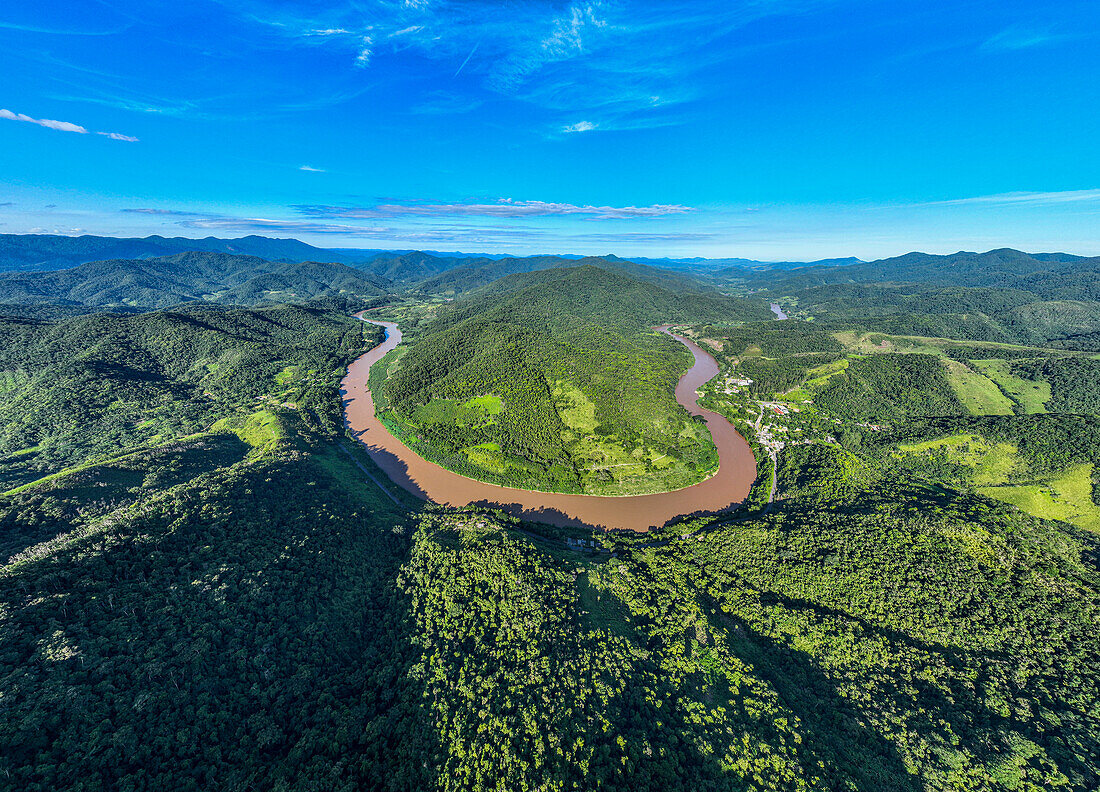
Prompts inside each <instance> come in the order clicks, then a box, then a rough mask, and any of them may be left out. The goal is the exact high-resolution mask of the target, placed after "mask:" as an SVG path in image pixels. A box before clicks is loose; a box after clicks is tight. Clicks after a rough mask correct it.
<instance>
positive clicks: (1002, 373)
mask: <svg viewBox="0 0 1100 792" xmlns="http://www.w3.org/2000/svg"><path fill="white" fill-rule="evenodd" d="M970 362H971V363H973V364H974V365H975V366H976V367H977V368H978V370H979V371H981V372H982V373H983V374H985V376H987V377H989V379H991V380H993V381H994V382H995V383H997V385H998V387H1000V389H1001V390H1002V391H1004V392H1005V393H1006V394H1008V396H1009V398H1011V399H1012V400H1013V401H1014V402H1016V404H1018V405H1020V409H1022V410H1023V411H1024V412H1025V413H1026V414H1027V415H1037V414H1039V413H1045V412H1046V411H1047V410H1046V403H1047V402H1048V401H1049V400H1050V383H1049V382H1037V381H1035V380H1028V379H1024V378H1023V377H1017V376H1016V375H1015V374H1012V373H1011V371H1010V370H1009V365H1008V362H1007V361H1005V360H1000V359H989V360H972V361H970Z"/></svg>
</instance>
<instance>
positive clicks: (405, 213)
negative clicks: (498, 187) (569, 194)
mask: <svg viewBox="0 0 1100 792" xmlns="http://www.w3.org/2000/svg"><path fill="white" fill-rule="evenodd" d="M291 208H292V209H294V210H295V211H297V212H298V213H299V214H301V215H304V216H307V217H325V218H332V219H342V220H371V219H379V218H396V217H497V218H529V217H565V216H579V217H584V218H588V219H592V220H633V219H653V218H656V217H667V216H669V215H679V214H686V213H688V212H692V211H694V210H693V209H692V207H690V206H682V205H680V204H653V205H651V206H593V205H588V204H585V205H580V204H571V203H558V202H549V201H516V200H512V199H510V198H501V199H498V200H497V201H496V202H494V203H473V202H469V203H467V202H456V203H420V202H417V203H408V204H398V203H389V204H378V205H375V206H327V205H323V204H296V205H294V206H292V207H291Z"/></svg>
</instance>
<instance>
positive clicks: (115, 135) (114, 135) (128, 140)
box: [96, 132, 141, 143]
mask: <svg viewBox="0 0 1100 792" xmlns="http://www.w3.org/2000/svg"><path fill="white" fill-rule="evenodd" d="M96 134H97V135H103V137H108V138H110V139H111V140H122V141H124V142H126V143H140V142H141V139H140V138H136V137H134V136H133V135H123V134H122V133H121V132H96Z"/></svg>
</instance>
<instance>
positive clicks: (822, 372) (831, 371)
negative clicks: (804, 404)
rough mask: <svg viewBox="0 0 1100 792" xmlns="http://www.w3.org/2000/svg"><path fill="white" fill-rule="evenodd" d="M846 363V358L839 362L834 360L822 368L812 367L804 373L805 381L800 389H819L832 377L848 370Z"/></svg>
mask: <svg viewBox="0 0 1100 792" xmlns="http://www.w3.org/2000/svg"><path fill="white" fill-rule="evenodd" d="M848 363H849V360H848V358H842V359H840V360H834V361H833V362H832V363H826V364H825V365H823V366H814V367H813V368H812V369H809V370H807V371H806V381H805V382H804V383H802V387H803V388H805V389H806V390H808V391H813V389H814V388H820V387H821V386H822V385H824V384H825V383H826V382H828V381H829V380H830V379H831V378H832V377H834V376H836V375H837V374H839V373H840V372H842V371H844V370H846V369H847V368H848Z"/></svg>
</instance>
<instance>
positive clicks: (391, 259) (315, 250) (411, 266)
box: [0, 234, 860, 282]
mask: <svg viewBox="0 0 1100 792" xmlns="http://www.w3.org/2000/svg"><path fill="white" fill-rule="evenodd" d="M194 251H202V252H207V253H229V254H232V255H242V256H259V257H260V258H265V259H268V260H270V261H286V262H302V261H320V262H326V263H336V264H349V265H352V266H356V267H361V268H365V269H370V270H371V271H372V272H377V273H378V274H381V275H384V276H385V277H388V278H391V279H392V280H396V281H406V282H408V281H416V280H423V279H424V278H427V277H430V276H431V275H435V274H438V273H440V272H444V271H446V270H449V269H453V268H455V267H459V266H472V267H476V266H483V265H486V264H488V263H491V262H494V261H512V262H520V261H526V262H530V267H529V268H528V269H527V270H525V271H532V270H534V269H545V268H546V267H544V266H538V265H537V264H538V262H550V261H553V262H556V263H555V264H551V265H550V266H560V263H561V262H565V261H575V260H578V259H583V258H591V257H586V256H583V255H574V254H560V255H559V254H555V255H539V256H511V255H508V254H494V253H457V252H437V251H419V250H377V249H365V248H364V249H359V248H319V247H314V246H313V245H308V244H306V243H305V242H300V241H298V240H297V239H274V238H271V237H262V236H255V235H253V236H246V237H241V238H239V239H219V238H217V237H206V238H204V239H188V238H186V237H162V236H149V237H144V238H137V237H130V238H126V237H103V236H91V235H84V236H78V237H70V236H58V235H51V234H0V272H31V271H39V270H59V269H69V268H71V267H75V266H78V265H80V264H86V263H88V262H89V261H103V260H106V259H146V258H159V257H162V256H170V255H173V254H176V253H187V252H194ZM607 258H614V257H613V256H611V257H607ZM631 261H634V262H636V263H639V264H648V265H650V266H653V267H661V268H663V269H674V270H688V271H699V272H708V273H716V274H717V273H719V272H720V271H722V270H733V271H736V270H742V269H790V268H792V267H804V266H812V265H821V266H832V265H841V264H855V263H860V260H859V259H856V258H846V259H827V260H823V261H816V262H808V263H807V262H793V261H781V262H766V261H755V260H752V259H741V258H723V259H706V258H645V257H641V258H639V257H632V258H631ZM475 262H476V263H475ZM510 266H512V271H520V270H517V269H515V268H514V267H515V266H520V265H510ZM506 268H507V267H506Z"/></svg>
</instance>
